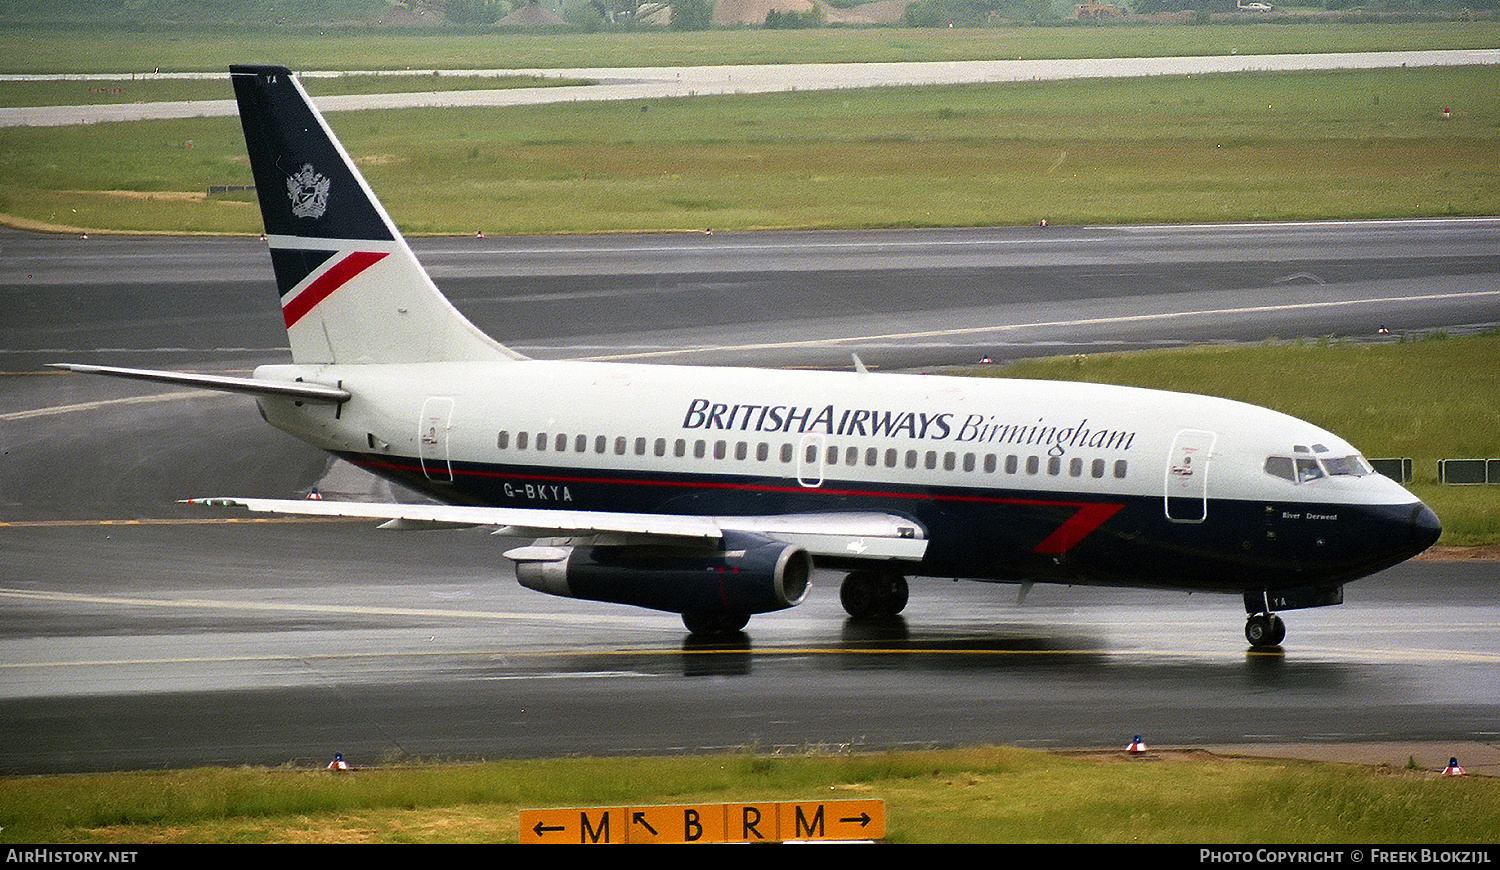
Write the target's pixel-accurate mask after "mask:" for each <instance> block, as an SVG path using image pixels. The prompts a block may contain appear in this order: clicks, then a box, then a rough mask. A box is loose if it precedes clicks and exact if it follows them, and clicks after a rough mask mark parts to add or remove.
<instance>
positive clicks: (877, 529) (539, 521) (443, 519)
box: [188, 498, 927, 562]
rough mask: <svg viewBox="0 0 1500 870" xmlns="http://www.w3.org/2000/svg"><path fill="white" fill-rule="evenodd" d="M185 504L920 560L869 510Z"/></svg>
mask: <svg viewBox="0 0 1500 870" xmlns="http://www.w3.org/2000/svg"><path fill="white" fill-rule="evenodd" d="M188 502H189V503H191V504H201V505H211V506H216V507H242V508H245V509H247V510H249V511H252V512H255V513H280V514H295V515H300V516H322V517H363V518H367V519H372V520H384V521H385V522H384V523H382V524H381V528H392V529H413V528H443V527H447V528H457V527H466V526H493V527H495V528H496V532H497V534H505V535H514V536H517V537H535V538H545V537H578V536H585V535H618V536H621V537H622V538H624V539H630V538H640V539H650V540H656V541H659V540H661V539H663V538H679V539H683V540H684V541H687V540H699V541H704V542H707V541H716V540H718V539H720V538H722V537H723V535H724V533H725V532H749V533H752V534H758V535H763V536H765V537H767V538H770V539H772V540H777V541H783V542H785V543H788V544H793V545H796V546H798V547H801V548H802V549H804V550H806V551H807V552H808V553H809V554H811V555H813V556H825V557H835V556H836V557H840V558H845V559H870V560H891V559H896V560H902V561H913V562H916V561H921V559H922V556H923V555H924V554H925V553H926V552H927V536H926V531H925V530H924V529H923V528H922V527H921V526H919V525H918V524H916V523H915V522H912V521H911V520H909V519H906V518H905V517H898V516H894V515H892V514H883V513H877V512H850V513H827V514H786V515H777V516H759V517H738V516H733V517H699V516H678V515H675V514H631V513H608V512H603V511H570V510H543V509H536V508H510V507H475V506H466V505H444V504H392V503H381V502H341V501H324V500H320V499H305V500H298V499H268V498H195V499H188Z"/></svg>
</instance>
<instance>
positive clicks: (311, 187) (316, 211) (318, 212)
mask: <svg viewBox="0 0 1500 870" xmlns="http://www.w3.org/2000/svg"><path fill="white" fill-rule="evenodd" d="M328 183H329V182H328V176H326V175H320V174H318V173H317V172H315V171H314V170H313V168H312V164H311V163H304V164H302V168H301V169H300V170H298V171H297V174H296V175H293V176H291V177H289V178H288V179H287V180H286V192H287V196H290V197H291V198H292V214H294V215H296V216H297V217H302V218H319V217H322V216H323V212H325V211H327V210H328Z"/></svg>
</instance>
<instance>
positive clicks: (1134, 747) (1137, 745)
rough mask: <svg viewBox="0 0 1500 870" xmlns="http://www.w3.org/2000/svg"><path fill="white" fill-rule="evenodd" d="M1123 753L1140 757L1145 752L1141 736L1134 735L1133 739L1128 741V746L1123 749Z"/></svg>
mask: <svg viewBox="0 0 1500 870" xmlns="http://www.w3.org/2000/svg"><path fill="white" fill-rule="evenodd" d="M1125 751H1126V752H1129V753H1130V754H1131V755H1140V754H1142V753H1144V752H1145V751H1146V741H1144V740H1142V739H1141V735H1139V734H1137V735H1135V739H1133V740H1131V741H1130V745H1129V746H1127V747H1125Z"/></svg>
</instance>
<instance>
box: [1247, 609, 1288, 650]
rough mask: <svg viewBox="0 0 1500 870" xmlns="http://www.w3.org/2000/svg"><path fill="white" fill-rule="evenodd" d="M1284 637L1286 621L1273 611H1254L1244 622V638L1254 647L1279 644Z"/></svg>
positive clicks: (1259, 647)
mask: <svg viewBox="0 0 1500 870" xmlns="http://www.w3.org/2000/svg"><path fill="white" fill-rule="evenodd" d="M1285 638H1286V623H1284V622H1282V621H1281V617H1279V616H1277V615H1276V614H1274V613H1255V614H1252V615H1251V616H1250V619H1249V620H1248V621H1246V623H1245V640H1248V641H1250V645H1251V646H1252V647H1255V648H1256V649H1261V648H1264V647H1272V646H1280V645H1281V642H1282V640H1284V639H1285Z"/></svg>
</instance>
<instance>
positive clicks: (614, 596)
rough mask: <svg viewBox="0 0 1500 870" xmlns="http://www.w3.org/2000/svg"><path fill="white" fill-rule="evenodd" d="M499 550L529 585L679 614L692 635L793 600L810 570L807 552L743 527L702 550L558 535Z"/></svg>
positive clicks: (731, 625) (729, 626)
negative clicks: (559, 539)
mask: <svg viewBox="0 0 1500 870" xmlns="http://www.w3.org/2000/svg"><path fill="white" fill-rule="evenodd" d="M505 555H506V557H507V558H509V559H513V560H514V561H515V563H516V579H517V580H519V581H520V583H521V585H522V586H525V587H527V588H528V589H535V590H536V591H538V592H546V593H547V594H549V595H560V596H563V597H565V598H584V599H588V600H590V601H607V602H611V603H614V604H632V605H634V606H636V607H646V608H650V609H652V610H665V611H669V612H672V613H681V614H682V615H683V621H684V622H685V623H686V624H687V626H688V629H689V630H691V631H694V632H699V631H709V630H714V629H726V630H738V629H740V628H743V627H744V625H745V622H746V621H747V620H748V619H749V616H750V614H752V613H766V612H769V611H772V610H783V609H785V608H788V607H792V606H794V605H796V604H799V603H801V601H802V599H803V598H805V597H807V590H808V588H809V586H810V585H811V575H812V557H811V556H809V555H808V553H807V551H806V550H803V549H802V548H801V547H797V546H794V545H792V544H787V543H785V542H782V541H773V540H771V539H770V538H766V537H763V536H761V535H755V534H749V533H744V532H726V533H725V535H724V537H723V539H722V540H720V541H718V542H715V543H713V544H708V545H705V546H701V547H694V546H691V545H686V544H677V543H675V542H672V543H634V542H623V543H600V542H598V541H593V540H591V541H588V542H587V543H578V542H575V541H574V540H573V539H564V541H562V542H557V543H548V542H545V541H538V542H537V543H536V544H534V545H532V546H529V547H522V548H520V549H517V550H511V551H509V552H507V553H506V554H505Z"/></svg>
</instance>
